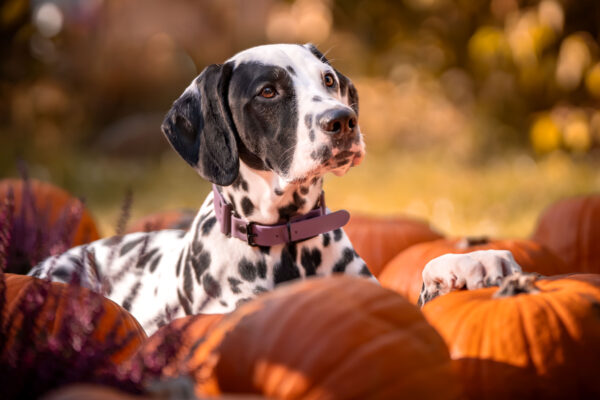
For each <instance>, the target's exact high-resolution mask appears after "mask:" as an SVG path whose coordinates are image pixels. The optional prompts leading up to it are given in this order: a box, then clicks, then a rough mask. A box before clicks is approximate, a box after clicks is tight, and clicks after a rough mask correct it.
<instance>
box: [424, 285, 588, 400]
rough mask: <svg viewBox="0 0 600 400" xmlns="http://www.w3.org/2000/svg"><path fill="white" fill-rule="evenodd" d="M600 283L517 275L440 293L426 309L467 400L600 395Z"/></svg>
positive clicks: (562, 397)
mask: <svg viewBox="0 0 600 400" xmlns="http://www.w3.org/2000/svg"><path fill="white" fill-rule="evenodd" d="M597 282H598V278H597V277H596V278H592V279H590V277H576V276H571V277H560V278H551V279H542V280H538V281H535V277H534V276H527V275H526V274H516V275H513V276H510V277H507V278H506V279H505V282H504V283H503V285H502V286H501V287H500V289H498V288H486V289H479V290H469V291H457V292H452V293H449V294H446V295H444V296H440V297H438V298H436V299H433V300H432V301H430V302H429V303H427V304H426V305H425V306H424V307H423V312H424V314H425V316H426V317H427V320H428V321H429V322H430V323H431V324H432V325H433V326H434V327H435V328H436V329H437V330H438V332H439V333H440V334H441V335H442V337H443V338H444V340H445V341H446V343H447V344H448V347H449V349H450V355H451V357H452V359H453V360H454V363H455V368H456V369H457V370H458V372H459V376H460V377H461V380H462V381H463V385H464V388H465V392H466V394H467V397H468V398H470V399H540V398H544V399H559V398H560V399H567V398H569V399H572V398H590V399H591V398H599V396H600V381H599V380H598V375H599V374H600V364H599V363H598V360H600V312H599V310H600V287H599V286H598V284H597Z"/></svg>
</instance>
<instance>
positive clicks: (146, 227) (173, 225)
mask: <svg viewBox="0 0 600 400" xmlns="http://www.w3.org/2000/svg"><path fill="white" fill-rule="evenodd" d="M196 213H197V212H196V211H194V210H188V209H182V210H170V211H161V212H157V213H154V214H150V215H146V216H144V217H142V218H140V219H138V220H136V221H134V222H133V223H132V224H131V225H130V226H129V227H128V228H127V231H126V232H125V233H133V232H148V231H159V230H162V229H182V230H185V231H187V230H188V229H189V228H190V226H191V225H192V222H194V218H195V217H196Z"/></svg>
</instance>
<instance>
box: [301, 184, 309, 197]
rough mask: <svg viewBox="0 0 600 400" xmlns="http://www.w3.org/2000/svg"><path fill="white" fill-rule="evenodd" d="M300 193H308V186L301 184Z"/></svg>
mask: <svg viewBox="0 0 600 400" xmlns="http://www.w3.org/2000/svg"><path fill="white" fill-rule="evenodd" d="M300 193H301V194H303V195H307V194H308V187H306V186H301V187H300Z"/></svg>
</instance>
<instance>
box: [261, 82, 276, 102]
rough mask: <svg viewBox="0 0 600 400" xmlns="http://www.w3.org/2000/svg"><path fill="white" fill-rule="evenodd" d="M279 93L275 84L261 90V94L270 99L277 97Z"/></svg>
mask: <svg viewBox="0 0 600 400" xmlns="http://www.w3.org/2000/svg"><path fill="white" fill-rule="evenodd" d="M276 94H277V91H276V90H275V88H274V87H273V86H270V85H269V86H265V87H264V88H263V89H262V90H261V91H260V95H261V96H262V97H264V98H266V99H270V98H272V97H275V95H276Z"/></svg>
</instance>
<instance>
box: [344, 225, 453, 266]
mask: <svg viewBox="0 0 600 400" xmlns="http://www.w3.org/2000/svg"><path fill="white" fill-rule="evenodd" d="M344 232H346V234H347V235H348V237H349V238H350V241H351V242H352V245H353V246H354V249H355V250H356V252H357V253H358V254H359V255H360V256H361V258H362V259H363V260H364V261H365V262H366V263H367V266H368V267H369V270H370V271H371V273H372V274H373V275H375V276H379V274H380V273H381V271H382V270H383V267H384V266H385V265H386V264H387V263H388V261H390V260H391V259H392V258H394V256H395V255H396V254H398V253H400V252H401V251H402V250H404V249H406V248H408V247H410V246H412V245H414V244H417V243H421V242H428V241H431V240H436V239H440V238H442V235H440V234H439V233H437V232H435V231H434V230H432V229H431V228H430V226H429V225H428V224H426V223H424V222H422V221H418V220H415V219H410V218H406V217H374V216H364V215H362V216H361V215H354V214H353V215H352V217H351V218H350V221H349V222H348V224H347V225H346V226H345V227H344Z"/></svg>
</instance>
